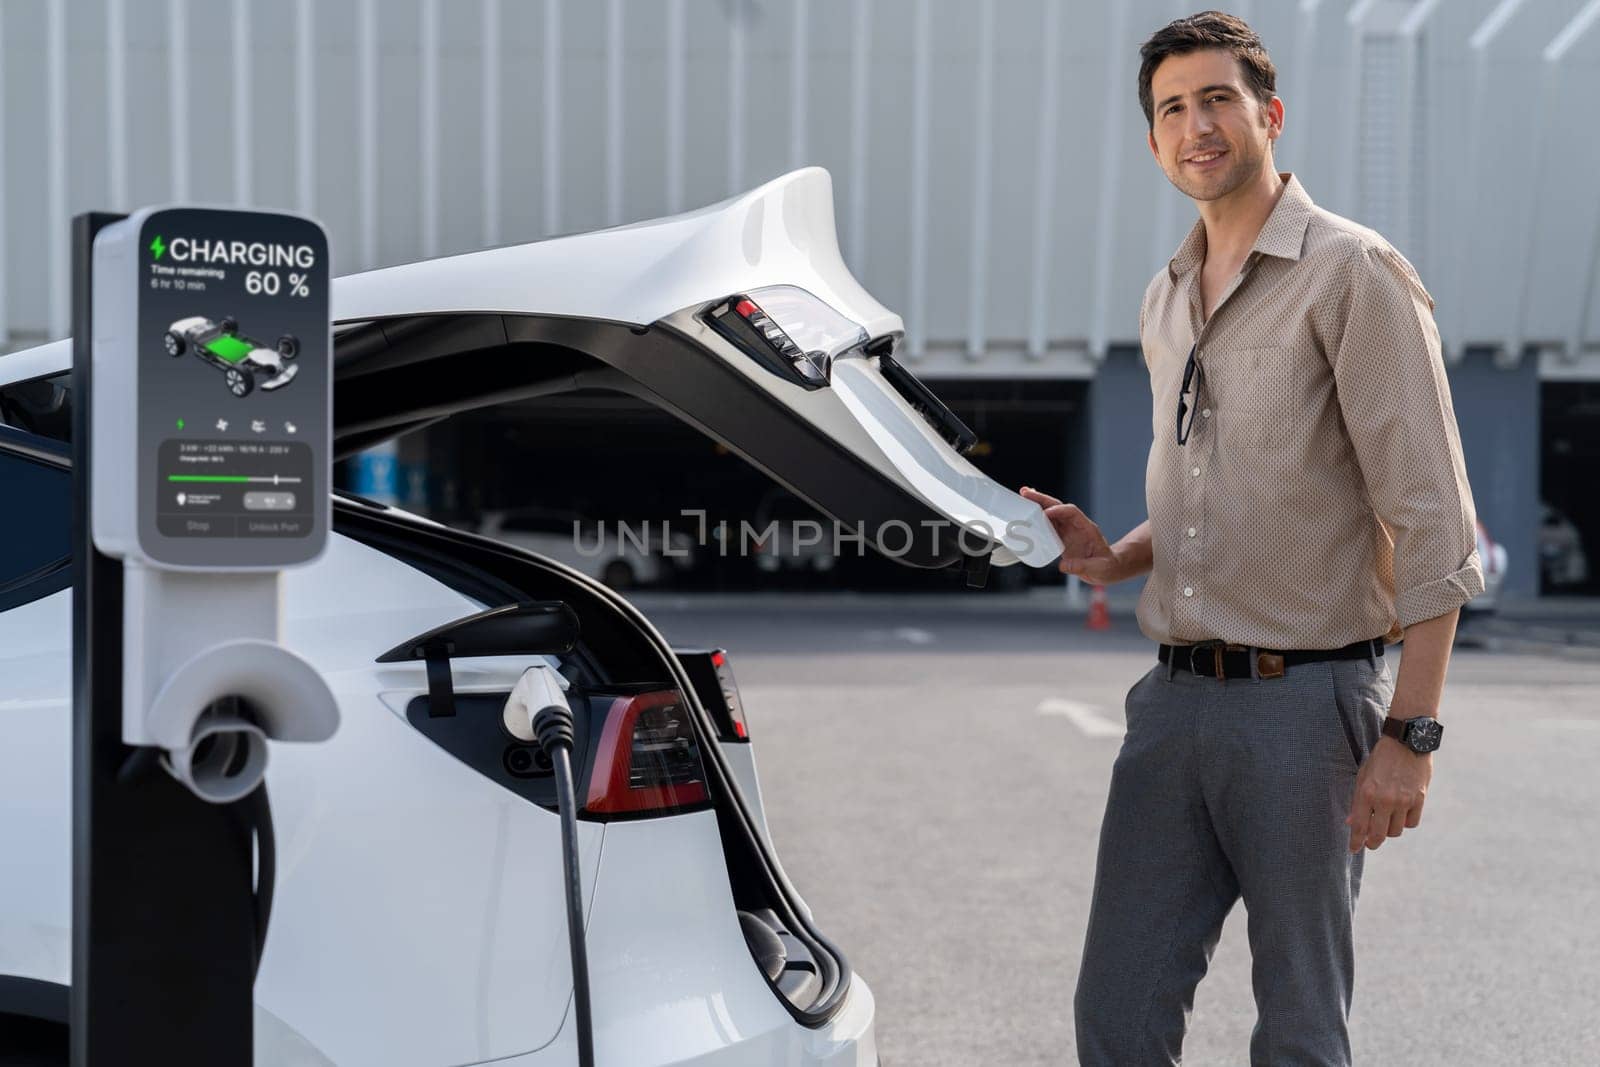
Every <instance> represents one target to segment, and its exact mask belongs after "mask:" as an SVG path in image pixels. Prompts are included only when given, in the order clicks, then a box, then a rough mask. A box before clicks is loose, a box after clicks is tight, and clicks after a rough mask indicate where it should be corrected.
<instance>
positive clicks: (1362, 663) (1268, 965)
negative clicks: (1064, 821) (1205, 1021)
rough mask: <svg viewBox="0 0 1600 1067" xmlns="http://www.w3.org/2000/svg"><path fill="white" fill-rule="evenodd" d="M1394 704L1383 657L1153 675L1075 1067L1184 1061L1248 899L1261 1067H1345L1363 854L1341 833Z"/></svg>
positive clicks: (1136, 727)
mask: <svg viewBox="0 0 1600 1067" xmlns="http://www.w3.org/2000/svg"><path fill="white" fill-rule="evenodd" d="M1393 691H1394V683H1393V680H1392V676H1391V673H1390V671H1389V668H1388V666H1387V665H1386V664H1385V663H1384V662H1383V659H1382V658H1381V657H1379V658H1377V659H1376V661H1375V662H1373V661H1368V660H1343V661H1334V662H1322V663H1306V664H1300V665H1298V666H1294V667H1290V668H1289V669H1288V670H1287V671H1286V672H1285V673H1284V675H1283V677H1281V678H1269V679H1252V678H1243V679H1229V680H1227V681H1218V680H1217V679H1214V678H1205V677H1200V676H1197V675H1194V674H1191V673H1189V672H1188V671H1185V670H1181V669H1180V670H1176V671H1174V670H1171V669H1170V668H1168V667H1166V666H1163V665H1160V664H1158V665H1157V666H1156V667H1154V668H1152V669H1151V671H1150V672H1149V673H1148V674H1146V675H1145V676H1144V677H1143V678H1141V679H1139V681H1138V682H1137V683H1136V684H1135V685H1134V687H1133V688H1132V689H1131V690H1130V691H1129V692H1128V700H1127V718H1128V730H1127V734H1126V735H1125V736H1124V738H1123V742H1122V751H1121V752H1120V753H1119V754H1118V756H1117V760H1116V764H1115V765H1114V767H1113V768H1112V772H1111V791H1110V795H1109V796H1108V798H1107V800H1106V813H1105V820H1104V822H1103V823H1102V824H1101V829H1100V854H1099V858H1098V860H1097V864H1096V869H1095V885H1094V900H1093V904H1092V905H1091V908H1090V915H1089V930H1088V934H1087V936H1086V938H1085V940H1084V946H1083V965H1082V968H1081V969H1080V971H1079V975H1078V989H1077V994H1076V996H1075V997H1074V1002H1073V1006H1074V1009H1075V1013H1076V1017H1077V1035H1078V1056H1079V1061H1080V1062H1081V1063H1083V1064H1086V1065H1093V1067H1100V1065H1102V1064H1103V1065H1108V1067H1109V1065H1116V1067H1137V1065H1143V1064H1175V1063H1178V1062H1180V1059H1181V1056H1182V1050H1183V1037H1184V1032H1185V1030H1186V1029H1187V1028H1188V1022H1189V1013H1190V1010H1191V1009H1192V1007H1193V1006H1194V991H1195V987H1196V986H1197V985H1198V984H1199V982H1200V979H1201V978H1202V977H1204V975H1205V973H1206V967H1207V965H1208V964H1209V963H1210V961H1211V953H1212V950H1213V949H1215V948H1216V945H1217V938H1218V937H1219V935H1220V934H1221V931H1222V922H1223V919H1224V918H1225V917H1226V916H1227V914H1228V911H1229V910H1230V909H1231V908H1232V907H1233V903H1234V901H1235V900H1237V899H1240V898H1241V897H1242V898H1243V900H1244V904H1245V908H1246V910H1247V912H1248V913H1249V935H1250V955H1251V961H1252V970H1251V979H1252V983H1253V985H1254V988H1255V1000H1256V1012H1257V1017H1256V1025H1255V1030H1254V1032H1253V1033H1252V1035H1251V1038H1250V1062H1251V1064H1253V1065H1266V1064H1271V1065H1272V1067H1286V1065H1299V1064H1317V1065H1325V1064H1348V1063H1349V1062H1350V1041H1349V1036H1348V1033H1347V1030H1346V1021H1347V1020H1348V1018H1349V1013H1350V995H1351V989H1352V986H1353V982H1354V960H1353V951H1352V947H1351V924H1352V920H1353V919H1354V917H1355V908H1356V895H1357V893H1358V891H1359V890H1360V887H1361V862H1362V856H1361V855H1360V854H1357V855H1355V856H1351V855H1350V851H1349V841H1350V831H1349V827H1347V826H1346V825H1345V822H1344V819H1345V816H1346V815H1347V814H1349V810H1350V798H1351V795H1352V793H1353V789H1354V784H1355V776H1356V769H1357V767H1358V766H1359V764H1360V762H1361V761H1362V760H1363V759H1364V758H1365V757H1366V754H1367V753H1368V752H1369V751H1371V749H1372V746H1373V745H1375V744H1376V743H1377V741H1378V737H1379V731H1380V728H1381V726H1382V723H1383V717H1384V716H1385V715H1386V714H1387V713H1388V707H1389V701H1390V698H1391V697H1392V696H1393Z"/></svg>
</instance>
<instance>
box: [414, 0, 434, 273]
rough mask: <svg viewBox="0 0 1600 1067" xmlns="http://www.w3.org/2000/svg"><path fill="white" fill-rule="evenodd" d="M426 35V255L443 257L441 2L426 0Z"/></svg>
mask: <svg viewBox="0 0 1600 1067" xmlns="http://www.w3.org/2000/svg"><path fill="white" fill-rule="evenodd" d="M421 13H422V33H421V37H420V40H419V43H418V50H419V52H420V53H421V54H420V55H419V56H418V64H417V71H418V78H417V82H418V84H417V96H418V100H417V108H418V111H420V112H421V115H420V120H421V125H420V133H421V137H420V138H419V140H420V144H421V154H422V159H421V160H420V162H421V164H422V168H421V169H422V173H421V174H420V175H419V177H420V179H421V180H420V181H419V183H418V185H419V188H420V195H421V199H422V203H421V205H420V206H421V210H422V255H423V257H424V258H429V259H431V258H432V257H434V256H437V255H438V254H439V0H422V12H421Z"/></svg>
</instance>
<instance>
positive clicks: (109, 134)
mask: <svg viewBox="0 0 1600 1067" xmlns="http://www.w3.org/2000/svg"><path fill="white" fill-rule="evenodd" d="M126 16H127V12H126V8H125V6H124V0H106V185H107V192H108V194H109V196H108V198H109V199H110V201H111V203H110V204H108V205H107V207H109V208H110V209H111V210H113V211H126V210H127V209H128V207H129V206H130V205H129V204H128V26H127V17H126Z"/></svg>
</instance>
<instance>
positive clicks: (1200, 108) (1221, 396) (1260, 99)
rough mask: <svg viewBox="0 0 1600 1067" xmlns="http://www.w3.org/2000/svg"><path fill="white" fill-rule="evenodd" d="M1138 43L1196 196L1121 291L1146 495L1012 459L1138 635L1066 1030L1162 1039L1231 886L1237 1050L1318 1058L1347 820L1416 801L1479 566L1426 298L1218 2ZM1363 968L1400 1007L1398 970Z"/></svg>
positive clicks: (1176, 1019)
mask: <svg viewBox="0 0 1600 1067" xmlns="http://www.w3.org/2000/svg"><path fill="white" fill-rule="evenodd" d="M1140 54H1141V56H1142V59H1143V63H1142V65H1141V67H1140V71H1139V99H1140V103H1141V104H1142V106H1143V108H1144V113H1145V118H1146V119H1147V120H1148V122H1149V131H1148V139H1149V143H1150V151H1151V154H1152V155H1154V156H1155V159H1156V161H1157V162H1158V163H1159V164H1160V166H1161V168H1162V170H1163V171H1165V172H1166V175H1167V177H1168V178H1169V179H1170V180H1171V181H1172V184H1174V185H1176V186H1177V187H1178V188H1179V189H1180V190H1181V191H1182V192H1183V193H1184V194H1185V195H1187V196H1188V197H1189V198H1190V199H1192V200H1193V201H1194V202H1195V204H1196V206H1197V207H1198V208H1199V213H1200V219H1199V221H1198V222H1197V223H1196V225H1195V227H1194V229H1193V230H1192V231H1191V232H1190V234H1189V236H1188V238H1187V239H1186V240H1185V241H1184V242H1183V244H1182V245H1181V246H1180V247H1179V248H1178V251H1177V254H1176V255H1175V256H1174V257H1173V259H1172V261H1171V262H1170V263H1169V264H1167V265H1166V266H1164V267H1162V268H1161V269H1160V270H1159V271H1157V272H1156V275H1155V278H1154V279H1153V280H1152V281H1151V283H1150V286H1149V288H1148V290H1147V291H1146V293H1145V296H1144V306H1143V309H1142V312H1141V315H1140V341H1141V343H1142V345H1143V348H1144V356H1145V362H1146V364H1147V365H1148V367H1149V371H1150V386H1151V393H1152V397H1153V402H1154V405H1155V406H1154V413H1155V417H1154V428H1155V441H1154V443H1153V445H1152V447H1151V450H1150V457H1149V464H1148V468H1147V472H1146V504H1147V507H1148V509H1149V512H1148V513H1149V518H1148V519H1147V520H1146V521H1145V522H1143V523H1141V524H1140V525H1139V526H1138V527H1137V528H1136V529H1134V530H1133V531H1132V532H1131V533H1129V534H1128V535H1127V536H1126V537H1124V538H1122V539H1121V540H1120V541H1118V542H1117V543H1116V544H1114V545H1113V544H1108V543H1107V541H1106V539H1105V537H1104V536H1102V534H1101V532H1100V530H1099V528H1098V527H1097V526H1096V525H1095V524H1094V523H1093V522H1091V521H1090V520H1089V518H1088V517H1087V516H1085V515H1084V514H1083V513H1082V512H1081V511H1079V510H1078V509H1077V508H1076V507H1074V506H1073V505H1071V504H1064V503H1062V502H1060V501H1059V500H1057V499H1055V498H1054V497H1051V496H1048V495H1046V494H1044V493H1040V492H1037V491H1035V490H1032V489H1027V488H1024V490H1023V492H1024V494H1025V495H1026V496H1027V497H1028V498H1029V499H1031V500H1033V501H1035V502H1037V503H1039V504H1040V505H1042V506H1043V507H1044V508H1045V514H1046V515H1047V516H1048V517H1049V518H1050V520H1051V522H1052V523H1053V525H1054V526H1055V529H1056V530H1057V532H1058V533H1059V534H1060V535H1061V540H1062V544H1063V546H1064V551H1063V554H1062V558H1061V564H1060V567H1061V570H1063V571H1065V572H1067V573H1069V574H1076V575H1078V576H1080V577H1082V578H1083V579H1084V580H1086V581H1089V582H1092V583H1095V584H1109V583H1111V582H1118V581H1122V580H1124V579H1127V578H1132V577H1135V576H1138V575H1142V574H1146V573H1148V574H1149V580H1148V581H1147V582H1146V584H1145V587H1144V591H1143V594H1142V596H1141V598H1140V600H1139V608H1138V618H1139V625H1140V629H1141V630H1143V632H1144V633H1145V634H1146V635H1147V636H1148V637H1150V638H1151V639H1152V640H1154V641H1157V642H1159V643H1160V649H1159V659H1158V663H1157V665H1156V666H1155V667H1154V668H1152V669H1151V671H1150V672H1149V673H1148V674H1146V675H1145V676H1144V677H1143V678H1142V679H1140V681H1139V682H1138V683H1136V684H1135V685H1134V687H1133V689H1132V690H1131V691H1130V692H1129V694H1128V699H1127V724H1128V725H1127V734H1126V736H1125V737H1124V740H1123V745H1122V750H1121V752H1120V754H1119V755H1118V757H1117V760H1116V764H1115V766H1114V768H1113V770H1112V776H1111V787H1110V793H1109V796H1108V798H1107V801H1106V812H1105V818H1104V822H1103V824H1102V827H1101V838H1100V852H1099V858H1098V861H1097V868H1096V875H1095V890H1094V899H1093V903H1092V906H1091V913H1090V918H1089V929H1088V933H1087V937H1086V939H1085V944H1084V952H1083V964H1082V968H1081V972H1080V975H1079V980H1078V989H1077V995H1076V998H1075V1009H1076V1015H1077V1035H1078V1049H1079V1056H1080V1058H1081V1060H1082V1062H1083V1063H1085V1064H1096V1065H1098V1064H1116V1065H1118V1067H1129V1065H1135V1064H1152V1063H1154V1064H1169V1063H1177V1062H1178V1061H1179V1057H1180V1055H1181V1051H1182V1042H1183V1036H1184V1032H1185V1029H1186V1027H1187V1023H1188V1015H1189V1011H1190V1008H1191V1006H1192V1005H1193V1002H1194V990H1195V987H1196V985H1197V984H1198V983H1199V981H1200V979H1201V977H1202V976H1203V975H1204V974H1205V971H1206V966H1207V964H1208V962H1209V960H1210V956H1211V952H1212V949H1213V948H1214V947H1215V946H1216V942H1217V938H1218V935H1219V933H1220V931H1221V928H1222V923H1223V919H1224V917H1225V916H1226V915H1227V913H1228V911H1229V909H1230V908H1231V907H1232V906H1233V904H1234V901H1235V900H1236V899H1239V898H1241V897H1242V899H1243V900H1244V903H1245V907H1246V909H1247V911H1248V913H1249V937H1250V949H1251V954H1252V959H1253V972H1252V973H1253V983H1254V989H1255V999H1256V1007H1257V1022H1256V1026H1255V1030H1254V1032H1253V1034H1252V1037H1251V1042H1250V1060H1251V1063H1253V1064H1273V1065H1282V1064H1345V1063H1349V1062H1350V1044H1349V1039H1348V1035H1347V1031H1346V1023H1347V1019H1348V1015H1349V1008H1350V997H1351V990H1352V986H1353V959H1352V948H1351V923H1352V919H1353V916H1354V912H1355V905H1356V895H1357V891H1358V889H1359V886H1360V878H1361V866H1362V856H1363V854H1362V849H1363V848H1369V849H1376V848H1377V847H1378V846H1379V845H1381V844H1382V843H1383V842H1384V840H1385V839H1386V838H1389V837H1399V836H1400V835H1401V833H1402V832H1403V831H1404V830H1406V829H1411V828H1415V827H1416V826H1417V825H1418V824H1419V823H1420V821H1421V819H1422V810H1423V801H1424V798H1425V797H1426V795H1427V790H1428V781H1429V777H1430V775H1431V773H1432V761H1433V756H1432V754H1431V752H1432V749H1433V748H1435V747H1437V743H1438V740H1439V730H1438V728H1437V720H1436V718H1435V716H1436V715H1437V713H1438V708H1439V697H1440V691H1441V689H1442V687H1443V684H1444V676H1445V668H1446V665H1447V663H1448V661H1449V657H1450V645H1451V641H1452V639H1453V637H1454V634H1455V626H1456V616H1457V613H1458V609H1459V608H1460V606H1461V605H1462V604H1463V603H1465V602H1466V601H1468V600H1469V599H1471V598H1472V597H1473V596H1475V595H1476V594H1477V593H1479V592H1480V591H1481V590H1482V589H1483V579H1482V575H1481V572H1480V568H1479V562H1478V557H1477V552H1476V546H1475V539H1474V535H1473V528H1474V513H1473V505H1472V498H1471V493H1470V491H1469V489H1468V486H1467V477H1466V468H1465V465H1464V463H1463V461H1462V457H1461V445H1460V439H1459V436H1458V433H1457V429H1456V425H1455V416H1454V413H1453V411H1452V409H1451V404H1450V390H1449V385H1448V383H1447V381H1446V378H1445V372H1444V365H1443V361H1442V359H1441V357H1440V348H1439V335H1438V332H1437V330H1436V329H1435V327H1434V322H1433V317H1432V306H1433V305H1432V300H1431V299H1430V298H1429V296H1428V294H1427V292H1426V291H1425V290H1424V289H1423V287H1422V284H1421V282H1420V281H1418V279H1417V276H1416V274H1415V273H1414V272H1413V271H1412V269H1411V266H1410V264H1409V263H1407V262H1406V261H1405V260H1404V259H1403V258H1402V257H1401V256H1400V254H1399V253H1398V252H1396V251H1395V250H1394V249H1393V248H1391V247H1390V246H1389V244H1388V243H1387V242H1386V241H1384V239H1383V238H1382V237H1380V236H1379V235H1378V234H1376V233H1374V232H1372V231H1371V230H1368V229H1366V228H1364V227H1362V226H1359V225H1357V224H1355V223H1353V222H1350V221H1348V220H1346V219H1342V218H1340V217H1338V216H1336V215H1333V214H1331V213H1329V212H1327V211H1324V210H1322V209H1321V208H1318V207H1316V206H1315V205H1314V204H1313V203H1312V201H1311V199H1310V197H1309V196H1308V195H1307V193H1306V191H1305V190H1304V189H1303V188H1302V187H1301V185H1300V183H1299V182H1298V181H1297V180H1296V179H1295V178H1294V177H1292V176H1291V175H1288V174H1280V173H1278V171H1277V170H1276V169H1275V167H1274V166H1273V159H1272V145H1273V142H1274V141H1276V140H1277V139H1278V137H1279V135H1280V134H1281V133H1282V132H1283V125H1284V107H1283V103H1282V101H1280V100H1279V99H1278V97H1277V96H1275V95H1274V93H1273V89H1274V85H1275V81H1276V75H1275V72H1274V69H1273V66H1272V62H1271V60H1270V59H1269V58H1268V56H1267V53H1266V51H1265V49H1264V48H1263V47H1262V44H1261V39H1260V38H1259V37H1258V36H1257V35H1256V34H1255V33H1254V31H1252V30H1251V29H1250V27H1249V26H1247V25H1246V24H1245V23H1244V22H1243V21H1241V20H1240V19H1237V18H1234V17H1232V16H1230V15H1225V14H1220V13H1218V12H1214V11H1208V12H1204V13H1202V14H1199V15H1195V16H1192V17H1190V18H1185V19H1179V20H1178V21H1176V22H1173V23H1172V24H1170V25H1168V26H1166V27H1164V28H1163V29H1161V30H1159V31H1158V32H1157V33H1156V34H1155V35H1154V36H1152V37H1151V38H1150V40H1149V41H1147V42H1146V43H1145V45H1144V46H1143V48H1142V49H1141V51H1140ZM1402 634H1403V635H1404V639H1405V657H1404V662H1403V664H1402V665H1401V667H1400V669H1399V676H1398V679H1395V678H1393V677H1392V676H1391V674H1390V671H1389V668H1388V666H1387V664H1386V662H1385V659H1384V655H1383V651H1384V644H1385V640H1386V639H1387V640H1394V639H1397V638H1398V637H1400V636H1401V635H1402ZM1386 716H1387V717H1386ZM1392 992H1393V994H1394V995H1393V999H1392V1003H1393V1004H1394V1006H1395V1009H1396V1010H1400V1011H1403V1010H1405V1008H1406V1005H1407V1002H1408V998H1410V997H1414V996H1416V995H1417V992H1416V990H1414V989H1402V990H1394V991H1392Z"/></svg>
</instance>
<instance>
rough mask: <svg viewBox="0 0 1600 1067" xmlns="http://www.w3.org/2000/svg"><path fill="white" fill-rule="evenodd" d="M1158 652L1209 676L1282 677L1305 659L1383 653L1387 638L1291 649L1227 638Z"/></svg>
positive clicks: (1315, 660) (1166, 647) (1175, 663)
mask: <svg viewBox="0 0 1600 1067" xmlns="http://www.w3.org/2000/svg"><path fill="white" fill-rule="evenodd" d="M1157 655H1158V656H1159V657H1160V660H1161V662H1162V663H1170V664H1172V665H1173V666H1175V667H1179V668H1182V669H1183V670H1186V671H1191V672H1193V673H1194V674H1199V675H1203V676H1205V677H1207V678H1222V679H1228V678H1252V677H1254V678H1282V677H1283V672H1284V670H1285V669H1287V668H1289V667H1293V666H1296V665H1298V664H1301V663H1320V662H1322V661H1324V660H1334V659H1368V658H1370V657H1373V656H1381V655H1383V638H1381V637H1374V638H1370V639H1367V640H1362V641H1352V642H1351V643H1350V644H1348V645H1345V646H1344V647H1343V648H1329V649H1312V650H1309V651H1290V652H1277V651H1274V650H1272V649H1270V648H1251V647H1250V646H1248V645H1230V644H1227V643H1226V642H1223V641H1201V642H1199V643H1198V644H1193V645H1162V646H1161V651H1160V652H1159V653H1158V654H1157ZM1251 657H1254V658H1255V671H1254V672H1252V671H1251V670H1250V667H1251V662H1250V661H1251Z"/></svg>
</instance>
